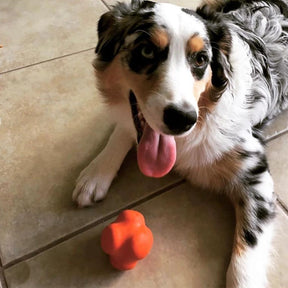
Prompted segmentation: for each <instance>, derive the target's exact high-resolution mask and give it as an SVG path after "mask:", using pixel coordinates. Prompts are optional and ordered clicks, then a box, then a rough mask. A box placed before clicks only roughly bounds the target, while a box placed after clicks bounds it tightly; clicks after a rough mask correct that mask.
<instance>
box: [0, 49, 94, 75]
mask: <svg viewBox="0 0 288 288" xmlns="http://www.w3.org/2000/svg"><path fill="white" fill-rule="evenodd" d="M94 49H95V47H93V48H87V49H83V50H79V51H76V52H72V53H69V54H65V55H62V56H57V57H54V58H50V59H46V60H43V61H39V62H35V63H32V64H28V65H25V66H21V67H16V68H13V69H10V70H6V71H2V72H0V75H4V74H8V73H11V72H14V71H18V70H22V69H26V68H30V67H34V66H38V65H41V64H45V63H49V62H52V61H54V60H59V59H63V58H66V57H70V56H74V55H77V54H81V53H85V52H88V51H92V50H94Z"/></svg>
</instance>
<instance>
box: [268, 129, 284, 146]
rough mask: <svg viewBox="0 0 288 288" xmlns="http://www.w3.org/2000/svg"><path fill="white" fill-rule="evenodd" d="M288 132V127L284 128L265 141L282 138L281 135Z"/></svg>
mask: <svg viewBox="0 0 288 288" xmlns="http://www.w3.org/2000/svg"><path fill="white" fill-rule="evenodd" d="M287 133H288V128H285V129H284V130H282V131H280V132H276V133H274V134H273V135H271V136H269V137H267V138H266V139H265V140H264V142H265V143H266V144H267V143H269V142H271V141H273V140H275V139H277V138H280V137H281V136H283V135H285V134H287Z"/></svg>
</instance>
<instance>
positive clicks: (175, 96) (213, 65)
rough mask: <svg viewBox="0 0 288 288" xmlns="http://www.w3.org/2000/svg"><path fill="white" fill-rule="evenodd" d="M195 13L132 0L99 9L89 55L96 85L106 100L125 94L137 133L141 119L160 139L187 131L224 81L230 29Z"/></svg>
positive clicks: (140, 130)
mask: <svg viewBox="0 0 288 288" xmlns="http://www.w3.org/2000/svg"><path fill="white" fill-rule="evenodd" d="M201 13H202V15H201V16H200V14H201ZM203 15H204V12H203V10H202V11H200V10H199V13H196V12H194V11H191V10H188V9H183V8H180V7H178V6H174V5H171V4H160V3H154V2H151V1H140V0H134V1H132V2H131V4H125V3H118V4H117V5H116V6H115V7H114V8H113V9H112V10H111V11H109V12H107V13H106V14H104V15H103V16H102V17H101V19H100V21H99V23H98V37H99V42H98V45H97V47H96V53H97V58H96V61H95V63H94V66H95V68H96V74H97V76H98V78H99V85H100V89H101V90H102V91H103V93H104V95H105V96H106V97H107V100H108V101H109V102H112V103H113V102H115V103H116V102H118V101H122V99H123V98H125V97H126V99H127V98H129V99H130V103H131V108H132V112H133V118H134V122H135V125H136V129H137V131H138V138H139V139H140V138H141V136H142V133H143V128H144V126H145V125H146V126H149V129H150V130H151V131H153V132H154V133H156V134H159V135H162V136H163V139H164V137H165V136H166V135H173V136H176V135H184V134H187V133H189V132H190V131H191V130H192V129H193V128H194V127H196V126H197V124H198V126H201V122H202V121H203V120H204V118H205V117H206V116H205V115H206V114H207V113H208V112H209V111H211V110H212V109H213V106H214V105H215V103H217V101H218V99H219V97H220V96H221V94H222V92H223V90H224V89H225V87H226V84H227V77H226V72H225V65H226V63H227V59H226V58H227V57H228V54H229V53H228V49H229V43H228V42H229V41H230V37H228V32H227V31H226V30H225V27H222V26H221V25H220V24H219V21H216V22H215V21H214V23H213V24H211V23H209V22H207V21H206V20H204V19H203V18H202V16H203ZM226 32H227V33H226ZM140 114H141V119H139V117H138V116H139V115H140ZM145 123H146V124H145ZM147 133H148V132H147ZM150 134H151V133H150ZM150 134H149V137H151V135H150ZM146 136H147V135H146ZM167 139H168V138H167Z"/></svg>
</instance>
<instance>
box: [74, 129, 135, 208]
mask: <svg viewBox="0 0 288 288" xmlns="http://www.w3.org/2000/svg"><path fill="white" fill-rule="evenodd" d="M133 142H135V139H133V136H132V135H131V134H130V133H129V132H128V131H127V130H126V129H123V128H122V127H121V126H120V125H119V124H118V125H117V126H116V127H115V129H114V131H113V133H112V135H111V136H110V138H109V141H108V143H107V145H106V146H105V148H104V149H103V150H102V152H101V153H100V154H99V155H98V156H97V157H96V158H95V159H94V160H93V161H92V162H91V163H90V164H89V165H88V166H87V167H86V168H85V169H84V170H83V171H82V172H81V173H80V175H79V177H78V179H77V182H76V187H75V189H74V191H73V196H72V198H73V201H75V202H76V203H77V204H78V205H79V206H80V207H84V206H90V205H92V204H93V203H94V202H96V201H99V200H102V199H103V198H105V196H106V194H107V191H108V189H109V187H110V185H111V182H112V181H113V179H114V178H115V176H116V174H117V172H118V170H119V168H120V166H121V164H122V162H123V160H124V158H125V156H126V154H127V153H128V151H129V150H130V149H131V147H132V145H133Z"/></svg>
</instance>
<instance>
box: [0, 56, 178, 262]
mask: <svg viewBox="0 0 288 288" xmlns="http://www.w3.org/2000/svg"><path fill="white" fill-rule="evenodd" d="M92 59H93V52H92V51H89V52H85V53H81V54H77V55H74V56H70V57H66V58H63V59H59V60H55V61H52V62H48V63H45V64H41V65H37V66H33V67H30V68H26V69H22V70H18V71H14V72H12V73H7V74H4V75H2V76H1V80H0V81H1V103H0V117H1V125H0V151H1V153H0V175H1V177H0V211H1V217H0V227H1V229H0V251H1V254H2V256H3V258H2V260H3V264H7V262H10V261H12V260H13V259H15V258H18V257H20V256H22V255H24V254H26V253H30V252H31V251H33V250H37V249H38V248H39V247H42V246H45V245H47V244H48V243H50V242H51V241H54V240H55V239H58V238H59V237H62V236H63V235H66V234H67V233H71V232H72V231H75V230H77V229H79V228H80V227H82V226H83V225H86V224H89V223H90V222H93V221H95V220H97V219H99V218H101V217H103V216H105V215H107V213H110V212H113V211H114V210H117V209H119V208H121V207H123V206H125V205H127V204H128V203H130V202H131V201H135V200H137V199H139V198H140V197H142V196H143V195H146V194H147V193H152V192H153V191H155V190H157V189H158V188H159V187H162V186H163V185H166V184H168V183H170V182H172V181H174V180H175V179H177V178H176V177H175V176H173V175H169V176H168V177H166V178H163V179H158V180H155V179H148V178H145V177H144V176H142V175H141V174H140V173H139V172H138V168H137V166H136V161H135V153H134V154H133V153H132V154H130V156H129V157H128V158H127V160H126V162H125V164H124V165H123V169H122V170H121V172H120V174H119V178H118V179H117V180H116V181H115V183H114V185H113V187H112V189H111V193H110V196H108V198H107V200H106V201H105V202H103V203H99V204H98V205H96V206H95V207H94V208H91V209H84V210H79V209H76V208H75V207H74V205H73V204H72V200H71V195H72V190H73V188H74V182H75V180H76V178H77V177H78V174H79V172H80V171H81V170H82V169H83V168H84V167H85V166H86V165H87V164H88V163H89V162H90V161H91V160H92V159H93V158H94V157H95V156H96V155H97V153H98V152H99V149H100V147H101V143H102V142H103V138H105V137H106V139H107V133H108V131H109V129H110V127H111V126H110V124H109V121H108V117H109V115H106V114H107V113H106V112H105V111H104V110H103V104H101V101H100V97H99V94H98V93H97V91H96V88H95V83H94V82H95V80H94V73H93V69H92V66H91V60H92ZM128 183H129V185H127V184H128ZM138 183H141V185H139V184H138ZM112 195H113V196H114V197H112Z"/></svg>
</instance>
